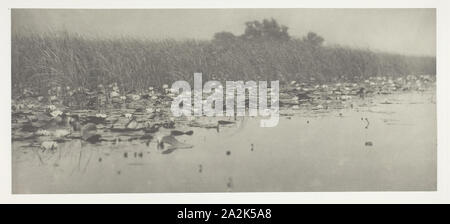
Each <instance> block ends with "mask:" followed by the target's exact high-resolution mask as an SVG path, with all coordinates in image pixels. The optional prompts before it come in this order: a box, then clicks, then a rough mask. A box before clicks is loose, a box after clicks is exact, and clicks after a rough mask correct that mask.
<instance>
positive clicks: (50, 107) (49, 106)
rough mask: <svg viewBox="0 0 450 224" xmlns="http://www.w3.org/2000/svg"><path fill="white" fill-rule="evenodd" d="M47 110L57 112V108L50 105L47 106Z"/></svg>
mask: <svg viewBox="0 0 450 224" xmlns="http://www.w3.org/2000/svg"><path fill="white" fill-rule="evenodd" d="M47 110H49V111H54V110H56V106H55V105H48V106H47Z"/></svg>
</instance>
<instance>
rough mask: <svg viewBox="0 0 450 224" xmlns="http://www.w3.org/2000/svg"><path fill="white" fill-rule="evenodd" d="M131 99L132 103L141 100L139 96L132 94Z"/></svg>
mask: <svg viewBox="0 0 450 224" xmlns="http://www.w3.org/2000/svg"><path fill="white" fill-rule="evenodd" d="M131 99H132V100H134V101H136V100H139V99H141V96H139V95H137V94H133V95H131Z"/></svg>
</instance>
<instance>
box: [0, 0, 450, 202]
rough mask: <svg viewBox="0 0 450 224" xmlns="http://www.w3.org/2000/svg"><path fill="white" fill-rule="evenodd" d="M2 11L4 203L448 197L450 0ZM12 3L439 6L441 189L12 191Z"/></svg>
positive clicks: (230, 0)
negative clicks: (14, 192)
mask: <svg viewBox="0 0 450 224" xmlns="http://www.w3.org/2000/svg"><path fill="white" fill-rule="evenodd" d="M0 4H1V8H0V12H1V18H0V33H1V34H0V35H1V36H0V41H1V45H0V55H1V60H0V69H1V74H2V75H1V76H0V79H1V81H0V85H1V87H0V93H1V94H0V103H1V105H2V108H3V109H2V110H1V112H0V113H1V116H0V122H1V123H0V125H1V126H0V127H1V135H0V138H1V141H0V142H1V143H2V144H1V145H2V147H1V148H0V203H450V157H449V151H448V150H449V149H450V147H449V138H450V136H449V133H450V132H449V127H450V121H449V115H450V111H449V109H450V107H449V99H448V96H450V94H449V93H450V91H449V89H450V86H449V85H450V80H449V79H450V76H449V72H450V70H449V62H450V57H449V54H450V47H449V41H450V35H449V34H450V33H449V28H450V26H449V23H450V18H449V14H450V1H448V0H376V1H375V0H370V1H367V0H366V1H361V0H340V1H336V0H326V1H325V0H308V1H299V0H277V1H270V0H256V1H248V0H227V1H215V0H203V1H202V0H189V1H183V0H178V1H175V0H158V1H151V0H141V1H139V0H122V1H119V0H96V1H89V0H77V1H75V0H70V1H69V0H64V1H60V0H39V1H37V0H28V1H25V0H14V1H12V0H10V1H9V2H2V3H0ZM11 8H436V9H437V113H438V114H437V118H438V144H437V145H438V191H436V192H298V193H186V194H185V193H163V194H161V193H149V194H54V195H38V194H35V195H13V194H11V161H12V160H11V10H10V9H11Z"/></svg>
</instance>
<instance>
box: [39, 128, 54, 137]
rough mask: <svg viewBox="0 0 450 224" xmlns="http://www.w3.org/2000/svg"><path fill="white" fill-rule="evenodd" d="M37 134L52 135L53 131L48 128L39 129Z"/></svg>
mask: <svg viewBox="0 0 450 224" xmlns="http://www.w3.org/2000/svg"><path fill="white" fill-rule="evenodd" d="M36 135H38V136H50V135H51V133H50V132H49V131H47V130H43V129H39V130H37V131H36Z"/></svg>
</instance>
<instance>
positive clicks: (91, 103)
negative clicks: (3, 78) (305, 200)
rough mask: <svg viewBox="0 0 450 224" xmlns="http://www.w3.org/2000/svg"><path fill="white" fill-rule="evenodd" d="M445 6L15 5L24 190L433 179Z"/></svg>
mask: <svg viewBox="0 0 450 224" xmlns="http://www.w3.org/2000/svg"><path fill="white" fill-rule="evenodd" d="M436 135H437V121H436V9H431V8H430V9H428V8H411V9H408V8H403V9H390V8H380V9H376V8H372V9H368V8H367V9H365V8H352V9H345V8H339V9H333V8H321V9H319V8H316V9H306V8H272V9H271V8H264V9H262V8H261V9H258V8H253V9H252V8H246V9H237V8H236V9H233V8H228V9H225V8H223V9H220V8H218V9H217V8H216V9H67V8H66V9H19V8H13V9H11V144H12V148H11V156H12V193H13V194H67V193H191V192H198V193H200V192H202V193H203V192H348V191H352V192H353V191H436V190H437V136H436Z"/></svg>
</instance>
